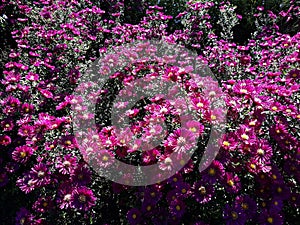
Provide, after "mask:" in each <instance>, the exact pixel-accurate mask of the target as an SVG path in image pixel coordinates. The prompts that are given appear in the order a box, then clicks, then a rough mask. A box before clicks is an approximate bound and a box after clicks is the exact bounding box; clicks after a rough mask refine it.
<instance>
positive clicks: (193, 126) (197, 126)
mask: <svg viewBox="0 0 300 225" xmlns="http://www.w3.org/2000/svg"><path fill="white" fill-rule="evenodd" d="M185 127H186V128H187V129H188V130H190V131H191V132H193V133H195V134H198V135H200V134H202V133H203V131H204V126H203V125H202V124H201V123H200V122H198V121H195V120H190V121H188V122H186V125H185Z"/></svg>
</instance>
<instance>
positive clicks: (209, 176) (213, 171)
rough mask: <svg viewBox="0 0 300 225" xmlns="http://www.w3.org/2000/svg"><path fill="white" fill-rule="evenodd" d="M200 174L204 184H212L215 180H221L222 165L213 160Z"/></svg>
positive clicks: (222, 174)
mask: <svg viewBox="0 0 300 225" xmlns="http://www.w3.org/2000/svg"><path fill="white" fill-rule="evenodd" d="M202 174H203V175H202V176H203V177H202V179H203V181H204V182H208V183H211V184H214V183H216V181H217V180H220V179H221V178H223V176H224V174H225V171H224V167H223V165H222V164H221V163H220V162H219V161H217V160H214V161H213V162H212V163H211V165H210V166H209V167H208V168H207V169H206V170H204V171H203V172H202Z"/></svg>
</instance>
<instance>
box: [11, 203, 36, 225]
mask: <svg viewBox="0 0 300 225" xmlns="http://www.w3.org/2000/svg"><path fill="white" fill-rule="evenodd" d="M33 220H34V216H33V215H32V214H31V213H30V212H29V211H28V210H27V209H26V208H24V207H22V208H21V209H20V210H19V211H18V212H17V215H16V219H15V221H16V223H15V224H16V225H24V224H32V222H33Z"/></svg>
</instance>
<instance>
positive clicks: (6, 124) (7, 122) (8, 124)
mask: <svg viewBox="0 0 300 225" xmlns="http://www.w3.org/2000/svg"><path fill="white" fill-rule="evenodd" d="M0 125H1V127H2V130H3V131H11V130H12V129H13V128H14V124H13V120H12V119H10V118H6V119H4V120H2V121H1V123H0Z"/></svg>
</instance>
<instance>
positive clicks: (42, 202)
mask: <svg viewBox="0 0 300 225" xmlns="http://www.w3.org/2000/svg"><path fill="white" fill-rule="evenodd" d="M32 208H33V209H34V210H35V211H36V212H39V213H45V212H47V211H49V210H50V209H52V208H53V202H52V199H51V197H49V196H48V197H41V198H38V200H37V201H36V202H35V203H34V204H33V207H32Z"/></svg>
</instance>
